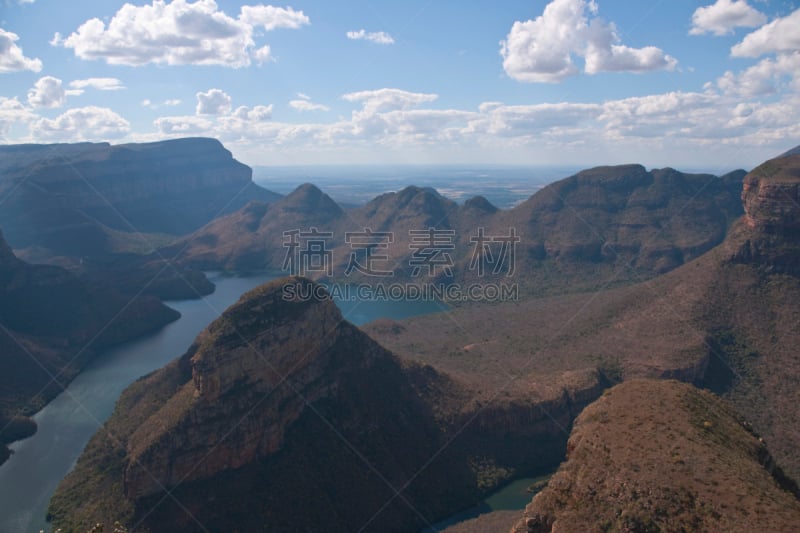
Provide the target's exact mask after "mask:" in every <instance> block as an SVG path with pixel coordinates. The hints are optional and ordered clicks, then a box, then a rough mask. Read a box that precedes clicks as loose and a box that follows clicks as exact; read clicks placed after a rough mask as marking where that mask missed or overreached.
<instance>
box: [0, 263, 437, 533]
mask: <svg viewBox="0 0 800 533" xmlns="http://www.w3.org/2000/svg"><path fill="white" fill-rule="evenodd" d="M275 277H276V276H274V275H268V274H262V275H258V276H248V277H230V276H223V275H214V276H211V277H210V279H211V281H213V282H214V284H215V285H216V290H215V292H214V293H213V294H210V295H208V296H206V297H204V298H202V299H200V300H183V301H177V302H168V305H169V306H170V307H172V308H174V309H176V310H178V311H179V312H180V313H181V318H180V319H179V320H176V321H175V322H173V323H171V324H169V325H167V326H165V327H164V328H163V329H161V330H159V331H158V332H156V333H153V334H150V335H148V336H146V337H142V338H140V339H137V340H134V341H131V342H127V343H125V344H123V345H120V346H118V347H116V348H114V349H112V350H109V351H108V352H106V353H104V354H102V355H101V356H100V357H97V358H95V360H94V361H93V362H92V363H90V364H89V365H88V366H87V367H86V368H85V369H84V370H83V372H81V373H80V374H79V375H78V377H76V378H75V379H74V380H73V381H72V382H71V383H70V384H69V386H68V387H67V388H66V390H65V391H64V392H62V393H61V394H60V395H59V396H58V397H56V398H55V399H54V400H53V401H52V402H50V403H49V404H47V405H46V406H45V407H44V408H43V409H42V410H41V411H39V412H38V413H37V414H36V415H35V416H34V417H33V418H34V420H36V423H37V424H38V426H39V429H38V431H37V432H36V434H35V435H34V436H33V437H31V438H29V439H26V440H23V441H20V442H16V443H14V444H12V445H11V446H10V447H11V449H12V450H13V451H14V455H12V456H11V458H10V459H9V460H8V461H7V462H6V463H5V464H4V465H3V466H0V531H3V532H5V531H8V532H15V533H16V532H34V533H36V532H38V531H40V530H45V531H49V525H48V524H47V522H46V521H45V517H46V513H47V505H48V502H49V501H50V497H51V496H52V495H53V492H55V489H56V487H57V486H58V484H59V482H60V481H61V480H62V479H63V478H64V476H65V475H66V474H67V473H68V472H69V471H70V470H71V469H72V467H73V466H74V465H75V462H76V461H77V460H78V457H79V456H80V454H81V452H82V451H83V448H84V447H85V446H86V443H87V442H89V439H90V438H91V436H92V435H94V433H95V432H97V430H98V429H99V428H100V427H101V426H102V424H103V422H105V421H106V420H107V419H108V417H109V416H111V413H112V411H113V410H114V404H115V403H116V401H117V399H118V398H119V395H120V394H121V393H122V391H123V390H124V389H125V388H126V387H127V386H128V385H130V384H131V383H132V382H133V381H135V380H136V379H138V378H139V377H141V376H144V375H145V374H148V373H150V372H152V371H154V370H157V369H159V368H161V367H163V366H164V365H166V364H167V363H168V362H170V361H172V360H173V359H175V358H176V357H179V356H180V355H182V354H183V353H184V352H185V351H186V349H187V348H189V345H190V344H191V343H192V341H193V340H194V338H195V337H196V336H197V334H198V333H200V332H201V331H202V330H203V328H205V327H206V326H207V325H208V324H209V323H210V322H211V321H213V320H214V319H215V318H217V317H218V316H219V315H220V314H221V313H222V312H223V311H224V310H225V309H226V308H227V307H228V306H230V305H231V304H233V303H235V302H236V301H237V300H238V299H239V297H240V296H241V295H242V294H244V293H245V292H247V291H248V290H250V289H253V288H255V287H257V286H258V285H261V284H262V283H264V282H266V281H269V280H270V279H273V278H275ZM337 304H338V305H339V308H340V309H341V311H342V315H343V316H344V318H345V319H346V320H348V321H350V322H352V323H354V324H356V325H361V324H364V323H366V322H370V321H372V320H375V319H378V318H392V319H396V320H399V319H403V318H407V317H410V316H414V315H420V314H425V313H432V312H436V311H442V310H444V309H446V306H445V305H444V304H440V303H438V302H431V301H427V302H426V301H415V302H406V301H348V302H337Z"/></svg>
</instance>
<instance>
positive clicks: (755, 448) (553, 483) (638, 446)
mask: <svg viewBox="0 0 800 533" xmlns="http://www.w3.org/2000/svg"><path fill="white" fill-rule="evenodd" d="M748 428H749V425H748V424H746V423H743V422H742V421H741V419H740V418H739V416H738V415H737V414H736V413H735V412H734V411H733V410H732V409H730V407H729V406H727V405H726V404H724V403H723V402H722V401H721V400H719V399H718V398H717V397H716V396H714V395H712V394H710V393H708V392H704V391H700V390H698V389H695V388H693V387H691V386H689V385H685V384H681V383H678V382H674V381H648V380H633V381H629V382H626V383H623V384H621V385H618V386H617V387H615V388H614V389H611V390H610V391H609V392H608V393H607V394H606V395H604V396H603V397H602V398H601V399H599V400H597V401H596V402H595V403H593V404H592V405H590V406H589V407H587V408H586V409H585V410H584V411H583V413H581V415H580V416H579V417H578V419H577V420H576V421H575V426H574V429H573V431H572V434H571V435H570V438H569V443H568V446H567V450H568V451H567V453H568V458H567V461H566V462H565V463H563V464H562V465H561V467H560V468H559V470H558V472H557V473H556V474H555V475H554V476H553V477H552V478H551V479H550V482H549V483H548V486H547V488H546V489H545V490H544V491H542V492H540V493H539V494H537V495H536V497H535V498H534V499H533V501H532V502H531V504H530V505H528V507H527V509H526V510H525V513H524V517H523V518H522V519H521V520H520V521H519V522H518V523H517V525H516V526H515V527H514V528H513V529H512V531H513V533H540V532H541V533H545V532H546V533H549V532H551V531H756V530H758V531H791V530H792V529H794V528H795V527H796V525H797V524H798V523H800V503H798V500H797V498H796V495H795V494H794V493H793V492H794V491H796V490H797V486H796V485H794V484H793V483H792V482H790V481H788V480H787V479H786V478H785V477H784V476H783V475H782V473H781V472H780V471H779V470H775V468H774V462H773V461H772V460H771V458H770V455H769V452H768V451H767V449H766V447H765V446H764V443H763V441H761V440H760V439H759V438H758V437H757V436H756V435H754V434H753V433H752V432H751V431H750V430H749V429H748Z"/></svg>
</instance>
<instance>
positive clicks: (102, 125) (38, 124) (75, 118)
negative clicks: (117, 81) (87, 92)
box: [30, 106, 131, 142]
mask: <svg viewBox="0 0 800 533" xmlns="http://www.w3.org/2000/svg"><path fill="white" fill-rule="evenodd" d="M30 129H31V135H32V136H33V137H34V138H35V139H38V140H42V141H69V142H74V141H100V140H111V139H118V138H121V137H124V136H125V135H127V134H128V133H129V132H130V129H131V125H130V123H129V122H128V121H127V120H125V119H124V118H122V117H121V116H119V115H118V114H117V113H115V112H114V111H112V110H111V109H108V108H105V107H96V106H88V107H78V108H74V109H68V110H67V111H65V112H64V113H63V114H61V115H59V116H58V117H56V118H54V119H48V118H39V119H38V120H36V121H34V122H33V123H32V124H31V128H30Z"/></svg>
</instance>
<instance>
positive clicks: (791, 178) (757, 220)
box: [742, 155, 800, 233]
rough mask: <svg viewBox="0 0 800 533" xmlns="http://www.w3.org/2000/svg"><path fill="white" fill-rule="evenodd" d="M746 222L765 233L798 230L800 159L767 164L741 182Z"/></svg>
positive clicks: (788, 157) (777, 159)
mask: <svg viewBox="0 0 800 533" xmlns="http://www.w3.org/2000/svg"><path fill="white" fill-rule="evenodd" d="M742 202H743V203H744V210H745V222H746V223H747V225H748V226H750V227H751V228H755V229H759V230H762V231H764V232H767V233H778V232H797V231H798V230H800V155H790V156H784V157H779V158H776V159H772V160H770V161H767V162H766V163H764V164H763V165H760V166H758V167H757V168H755V169H754V170H753V171H752V172H750V173H749V174H748V175H747V176H746V177H745V179H744V190H743V191H742Z"/></svg>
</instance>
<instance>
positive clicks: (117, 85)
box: [69, 78, 125, 92]
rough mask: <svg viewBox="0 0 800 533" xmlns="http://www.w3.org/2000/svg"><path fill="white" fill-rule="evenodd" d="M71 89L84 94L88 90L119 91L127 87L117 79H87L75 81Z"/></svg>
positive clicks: (70, 83)
mask: <svg viewBox="0 0 800 533" xmlns="http://www.w3.org/2000/svg"><path fill="white" fill-rule="evenodd" d="M69 86H70V88H71V89H74V90H78V91H81V92H83V90H84V89H86V88H91V89H96V90H98V91H119V90H121V89H124V88H125V86H124V85H123V84H122V81H120V80H118V79H117V78H87V79H85V80H73V81H71V82H69Z"/></svg>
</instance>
